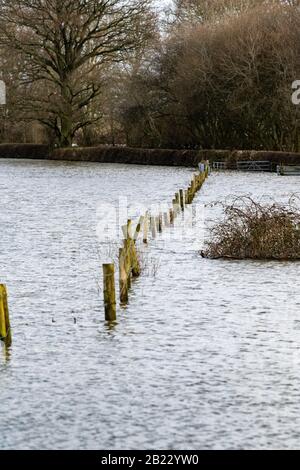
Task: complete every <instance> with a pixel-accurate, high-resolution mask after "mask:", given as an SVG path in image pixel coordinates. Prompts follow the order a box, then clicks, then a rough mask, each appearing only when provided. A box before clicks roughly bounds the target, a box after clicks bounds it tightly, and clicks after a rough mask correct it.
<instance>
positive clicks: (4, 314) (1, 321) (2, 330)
mask: <svg viewBox="0 0 300 470" xmlns="http://www.w3.org/2000/svg"><path fill="white" fill-rule="evenodd" d="M0 339H1V340H3V341H4V342H5V344H6V346H10V345H11V331H10V321H9V311H8V303H7V290H6V286H5V285H4V284H0Z"/></svg>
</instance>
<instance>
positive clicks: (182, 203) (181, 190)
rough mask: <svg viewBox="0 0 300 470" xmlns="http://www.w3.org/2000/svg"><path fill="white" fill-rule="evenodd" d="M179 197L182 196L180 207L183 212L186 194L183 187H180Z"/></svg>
mask: <svg viewBox="0 0 300 470" xmlns="http://www.w3.org/2000/svg"><path fill="white" fill-rule="evenodd" d="M179 198H180V207H181V210H182V212H183V211H184V194H183V189H180V191H179Z"/></svg>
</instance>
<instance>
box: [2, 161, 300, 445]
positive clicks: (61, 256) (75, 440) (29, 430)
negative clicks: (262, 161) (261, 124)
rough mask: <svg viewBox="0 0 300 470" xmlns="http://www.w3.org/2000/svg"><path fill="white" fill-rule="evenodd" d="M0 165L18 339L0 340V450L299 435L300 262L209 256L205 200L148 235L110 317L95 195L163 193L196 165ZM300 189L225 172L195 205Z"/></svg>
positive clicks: (211, 211) (165, 197)
mask: <svg viewBox="0 0 300 470" xmlns="http://www.w3.org/2000/svg"><path fill="white" fill-rule="evenodd" d="M0 176H1V177H0V198H1V210H0V214H1V219H0V221H1V237H0V280H1V282H5V283H6V284H7V285H8V288H9V305H10V312H11V322H12V326H13V346H12V348H11V350H10V351H5V350H4V348H3V346H0V353H1V356H0V415H1V420H0V448H1V449H11V448H17V449H23V448H25V449H39V448H42V449H75V448H80V449H87V448H88V449H115V448H122V449H128V448H138V449H146V448H147V449H152V448H154V449H155V448H159V449H166V448H168V449H175V448H179V449H182V448H189V449H193V448H196V449H216V448H224V449H229V448H292V447H296V448H299V442H300V400H299V396H300V372H299V371H300V350H299V345H300V293H299V264H298V263H276V262H249V261H240V262H237V261H235V262H230V261H211V260H203V259H201V258H200V256H199V255H198V250H199V248H200V247H201V241H202V235H201V234H202V232H201V227H202V222H203V220H202V219H203V217H202V216H203V214H202V211H201V210H200V211H199V213H198V211H197V212H196V216H195V218H194V223H193V227H192V228H188V229H187V232H188V236H185V237H181V236H178V234H179V233H181V231H182V226H183V224H184V222H183V221H181V220H179V221H178V222H177V226H176V227H175V228H174V229H172V230H171V231H169V230H167V231H166V232H165V233H164V234H163V236H160V237H158V238H157V239H156V240H155V241H151V243H150V244H149V247H148V249H147V253H148V255H147V258H145V259H146V261H144V264H145V266H144V271H143V275H142V276H141V278H139V280H138V281H136V282H135V284H134V288H133V291H132V293H131V298H130V304H129V306H128V308H127V309H126V310H122V311H121V310H119V312H118V323H117V325H115V326H114V327H109V326H108V325H106V324H105V323H104V321H103V315H104V314H103V305H102V292H101V290H102V289H101V264H102V262H103V261H106V260H107V257H108V256H109V251H110V250H111V251H112V252H113V247H110V248H109V249H108V248H107V244H105V243H103V241H102V242H101V241H99V239H98V236H97V233H98V235H99V230H100V232H101V224H100V225H99V217H100V216H101V214H102V212H101V210H100V212H99V207H100V208H101V207H102V204H103V203H110V204H113V205H116V204H117V201H118V197H119V196H120V195H121V196H122V197H124V196H127V197H128V200H129V203H133V202H139V203H144V204H146V205H147V206H150V205H151V202H159V201H169V200H171V199H172V195H173V193H174V192H175V190H178V189H179V188H180V187H185V186H187V183H188V182H189V180H190V177H191V170H188V169H175V168H159V167H157V168H156V167H136V166H122V165H115V166H114V165H97V164H74V163H56V162H48V163H45V162H33V161H26V162H25V161H9V160H7V161H5V160H2V161H0ZM298 186H299V179H297V178H296V177H295V178H294V177H289V178H288V177H286V178H280V177H277V176H276V175H267V174H237V173H227V174H216V175H212V176H211V177H210V179H209V180H208V181H207V182H206V183H205V186H204V187H203V189H202V191H201V192H200V193H199V194H198V196H197V199H196V201H195V203H196V204H197V203H199V204H200V203H205V204H206V203H209V202H212V201H215V200H223V199H225V198H226V196H227V195H229V194H237V193H243V194H244V193H245V192H247V193H250V194H252V195H254V196H260V195H262V194H272V195H273V196H274V197H276V199H278V200H282V199H286V198H287V197H288V195H289V194H291V193H292V192H295V191H297V190H298ZM97 209H98V212H97ZM132 211H134V209H132ZM216 212H217V209H216V208H214V207H207V208H206V209H205V212H204V214H205V220H210V219H211V218H214V216H215V213H216ZM100 218H101V217H100ZM200 219H201V220H200ZM97 227H98V228H97ZM97 230H98V232H97ZM112 254H113V253H112ZM74 318H76V319H77V323H76V324H75V323H74Z"/></svg>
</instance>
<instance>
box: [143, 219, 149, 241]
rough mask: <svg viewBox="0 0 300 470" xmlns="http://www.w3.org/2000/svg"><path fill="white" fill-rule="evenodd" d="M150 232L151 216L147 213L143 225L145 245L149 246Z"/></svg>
mask: <svg viewBox="0 0 300 470" xmlns="http://www.w3.org/2000/svg"><path fill="white" fill-rule="evenodd" d="M148 231H149V214H148V212H146V214H145V218H144V225H143V243H144V244H145V245H147V243H148Z"/></svg>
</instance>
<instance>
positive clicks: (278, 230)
mask: <svg viewBox="0 0 300 470" xmlns="http://www.w3.org/2000/svg"><path fill="white" fill-rule="evenodd" d="M297 202H299V199H298V198H297V197H296V196H293V197H291V198H290V201H289V202H288V203H287V204H280V203H277V202H271V203H268V204H265V203H260V202H256V201H254V200H253V199H252V198H251V197H248V196H243V197H236V198H235V199H234V200H233V202H232V203H231V204H230V205H224V204H222V205H223V208H224V219H223V220H221V222H219V223H217V224H216V225H215V226H213V227H212V229H211V233H210V235H211V239H210V241H208V242H207V246H206V249H205V251H204V252H202V255H203V257H206V258H212V259H218V258H231V259H264V260H300V210H299V206H298V205H297Z"/></svg>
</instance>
